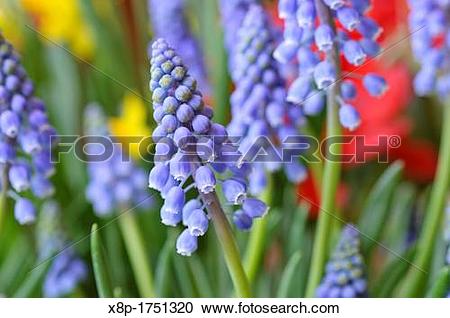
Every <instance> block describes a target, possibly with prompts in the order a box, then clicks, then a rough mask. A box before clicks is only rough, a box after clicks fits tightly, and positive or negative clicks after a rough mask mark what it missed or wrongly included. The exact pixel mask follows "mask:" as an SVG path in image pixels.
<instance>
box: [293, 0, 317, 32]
mask: <svg viewBox="0 0 450 318" xmlns="http://www.w3.org/2000/svg"><path fill="white" fill-rule="evenodd" d="M315 18H316V7H315V6H314V2H313V1H311V0H305V1H300V2H299V3H298V8H297V23H298V25H299V26H300V27H301V28H304V27H311V26H312V25H314V20H315Z"/></svg>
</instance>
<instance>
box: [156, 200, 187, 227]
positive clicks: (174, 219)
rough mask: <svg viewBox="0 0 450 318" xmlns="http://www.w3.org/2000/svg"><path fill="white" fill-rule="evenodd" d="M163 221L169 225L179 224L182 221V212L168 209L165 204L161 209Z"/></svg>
mask: <svg viewBox="0 0 450 318" xmlns="http://www.w3.org/2000/svg"><path fill="white" fill-rule="evenodd" d="M160 217H161V223H162V224H164V225H167V226H174V227H175V226H177V225H178V223H180V222H181V219H182V214H181V213H172V212H169V211H167V209H166V207H165V206H164V205H163V206H162V207H161V211H160Z"/></svg>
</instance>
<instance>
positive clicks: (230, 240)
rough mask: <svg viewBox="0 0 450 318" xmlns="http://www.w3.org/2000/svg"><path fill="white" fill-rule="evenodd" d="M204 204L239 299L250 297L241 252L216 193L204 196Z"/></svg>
mask: <svg viewBox="0 0 450 318" xmlns="http://www.w3.org/2000/svg"><path fill="white" fill-rule="evenodd" d="M202 199H203V202H204V203H205V204H206V209H207V210H208V213H209V215H210V216H211V219H212V221H213V223H214V227H215V229H216V232H217V236H218V238H219V241H220V244H221V245H222V248H223V252H224V254H225V261H226V263H227V266H228V271H229V272H230V275H231V279H232V281H233V284H234V288H235V291H236V295H237V296H238V297H250V296H251V291H250V284H249V282H248V278H247V275H246V274H245V271H244V267H243V266H242V262H241V257H240V255H239V250H238V247H237V244H236V240H235V239H234V236H233V232H232V230H231V227H230V223H229V222H228V219H227V218H226V216H225V213H224V212H223V210H222V207H221V205H220V203H219V199H218V198H217V195H216V193H215V192H212V193H208V194H202Z"/></svg>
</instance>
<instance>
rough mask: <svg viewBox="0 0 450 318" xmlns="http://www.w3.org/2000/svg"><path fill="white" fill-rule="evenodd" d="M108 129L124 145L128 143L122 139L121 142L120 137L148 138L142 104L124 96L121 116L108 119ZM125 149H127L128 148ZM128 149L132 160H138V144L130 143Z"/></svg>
mask: <svg viewBox="0 0 450 318" xmlns="http://www.w3.org/2000/svg"><path fill="white" fill-rule="evenodd" d="M109 128H110V131H111V134H112V135H113V136H117V139H118V140H119V141H121V142H123V143H125V144H126V143H128V141H126V140H125V139H124V138H123V139H122V140H121V138H120V136H136V137H142V138H145V137H148V136H150V134H151V130H150V128H149V127H148V126H147V113H146V111H145V104H144V102H143V101H142V100H141V99H140V98H139V97H137V96H135V95H133V94H127V95H125V97H124V98H123V102H122V112H121V115H120V117H113V118H110V120H109ZM141 146H142V145H141ZM145 146H147V145H145ZM125 148H128V146H126V147H125ZM128 149H129V150H130V155H131V156H132V157H133V158H135V159H139V144H137V143H132V144H131V145H130V146H129V148H128ZM143 149H144V148H143Z"/></svg>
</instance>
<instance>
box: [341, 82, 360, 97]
mask: <svg viewBox="0 0 450 318" xmlns="http://www.w3.org/2000/svg"><path fill="white" fill-rule="evenodd" d="M341 95H342V98H343V99H344V100H352V99H355V98H356V95H357V91H356V86H355V84H353V82H352V81H350V80H344V81H342V83H341Z"/></svg>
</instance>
